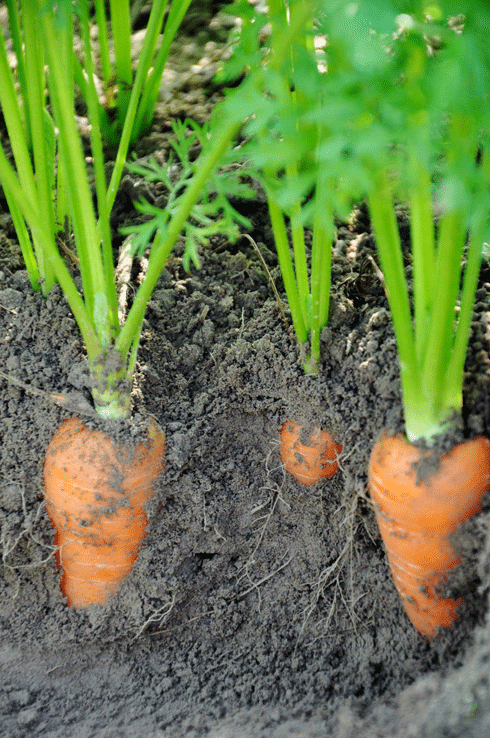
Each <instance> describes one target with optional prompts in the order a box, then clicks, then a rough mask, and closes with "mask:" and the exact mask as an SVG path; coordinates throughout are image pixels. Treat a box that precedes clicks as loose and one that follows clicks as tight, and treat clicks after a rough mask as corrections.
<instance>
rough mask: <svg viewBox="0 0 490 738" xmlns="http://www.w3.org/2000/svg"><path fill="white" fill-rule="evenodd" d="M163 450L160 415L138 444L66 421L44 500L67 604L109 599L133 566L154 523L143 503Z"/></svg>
mask: <svg viewBox="0 0 490 738" xmlns="http://www.w3.org/2000/svg"><path fill="white" fill-rule="evenodd" d="M164 452H165V436H164V434H163V431H162V430H161V429H160V428H159V427H158V426H157V424H156V423H155V421H154V420H151V421H150V426H149V431H148V440H147V442H146V443H145V444H140V445H138V446H137V447H136V448H135V447H128V446H119V445H117V444H116V443H115V442H114V441H112V440H111V439H110V438H109V437H108V436H107V435H106V434H105V433H103V432H102V431H99V430H91V429H90V428H88V426H87V425H85V424H84V423H83V422H82V421H81V420H80V419H79V418H71V419H69V420H65V421H64V422H63V423H62V424H61V426H60V427H59V428H58V430H57V432H56V433H55V435H54V436H53V438H52V439H51V442H50V444H49V446H48V449H47V451H46V457H45V461H44V470H43V472H44V497H45V500H46V509H47V511H48V514H49V516H50V518H51V521H52V523H53V526H54V528H55V530H56V533H55V545H56V546H58V551H57V562H58V566H59V568H60V569H61V570H62V576H61V590H62V592H63V594H64V595H65V597H66V598H67V601H68V605H70V606H72V607H75V608H84V607H89V606H90V605H94V604H99V605H101V604H103V603H104V602H105V601H106V600H107V599H108V597H109V596H110V595H111V594H113V593H114V592H115V591H116V589H117V587H118V586H119V584H120V583H121V582H122V581H123V580H124V578H125V577H126V575H127V574H128V573H129V572H130V571H131V570H132V568H133V566H134V562H135V561H136V557H137V555H138V551H139V547H140V544H141V542H142V540H143V538H144V537H145V532H146V525H147V522H148V521H147V517H146V514H145V511H144V509H143V504H144V503H145V502H147V501H148V500H149V499H150V498H151V497H152V496H153V493H154V492H153V483H154V482H155V480H156V478H157V477H158V475H159V474H160V472H161V471H162V470H163V468H164V463H163V454H164Z"/></svg>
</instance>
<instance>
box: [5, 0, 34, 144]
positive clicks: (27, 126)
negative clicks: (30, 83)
mask: <svg viewBox="0 0 490 738" xmlns="http://www.w3.org/2000/svg"><path fill="white" fill-rule="evenodd" d="M7 9H8V16H9V29H10V35H11V37H12V44H13V48H14V53H15V57H16V60H17V78H18V80H19V86H20V97H21V99H22V102H23V105H22V108H21V111H20V112H21V116H22V117H23V124H24V130H25V134H26V140H27V147H28V149H30V148H31V138H30V137H31V123H30V116H29V99H28V95H27V75H26V70H25V64H24V51H23V49H24V44H23V41H22V34H21V30H20V21H19V6H18V4H17V0H7Z"/></svg>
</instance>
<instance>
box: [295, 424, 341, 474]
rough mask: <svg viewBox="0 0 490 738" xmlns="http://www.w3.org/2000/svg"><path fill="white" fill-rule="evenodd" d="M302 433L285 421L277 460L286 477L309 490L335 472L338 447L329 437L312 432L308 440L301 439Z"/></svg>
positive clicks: (337, 464) (314, 430) (328, 435)
mask: <svg viewBox="0 0 490 738" xmlns="http://www.w3.org/2000/svg"><path fill="white" fill-rule="evenodd" d="M302 433H303V429H302V426H300V425H299V424H298V423H293V422H291V421H290V420H287V421H286V422H285V423H284V424H283V426H282V428H281V459H282V462H283V464H284V466H285V468H286V471H287V472H289V474H292V475H293V477H294V478H295V479H296V480H297V481H298V482H301V483H302V484H305V485H307V486H310V485H311V484H315V482H318V480H319V479H322V478H323V477H331V476H333V475H334V474H335V472H336V471H337V469H338V468H339V463H338V455H339V454H340V453H341V452H342V446H341V445H340V444H339V443H335V441H334V440H333V438H332V436H331V435H330V433H327V431H324V430H320V428H313V430H312V432H311V434H310V435H309V437H308V438H304V439H302V438H301V436H302Z"/></svg>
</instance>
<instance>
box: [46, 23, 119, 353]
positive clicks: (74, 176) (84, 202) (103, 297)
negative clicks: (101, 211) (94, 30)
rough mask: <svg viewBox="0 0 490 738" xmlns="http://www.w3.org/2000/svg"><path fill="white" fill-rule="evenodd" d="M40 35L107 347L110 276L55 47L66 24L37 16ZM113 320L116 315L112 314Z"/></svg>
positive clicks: (79, 240)
mask: <svg viewBox="0 0 490 738" xmlns="http://www.w3.org/2000/svg"><path fill="white" fill-rule="evenodd" d="M40 20H41V23H42V31H43V34H44V41H45V49H46V56H47V60H48V67H49V90H50V95H51V100H52V104H53V108H54V111H55V120H58V121H60V124H59V126H58V128H59V142H60V153H61V156H63V157H64V163H65V171H66V177H67V184H68V189H69V193H70V209H71V218H72V222H73V230H74V233H75V241H76V244H77V249H78V251H79V257H80V274H81V277H82V282H83V291H84V298H85V301H86V305H87V309H88V311H89V314H90V315H92V316H93V321H94V325H95V327H96V330H97V333H98V335H99V338H100V341H101V345H102V346H107V345H109V344H110V343H111V340H112V334H113V328H114V325H115V320H117V318H115V316H114V314H113V311H112V310H111V306H110V304H109V302H108V295H109V289H108V282H109V280H111V279H113V275H112V274H110V275H107V274H106V273H105V270H104V265H103V260H102V256H101V251H100V236H99V231H98V227H97V222H96V219H95V213H94V206H93V201H92V193H91V191H90V187H89V182H88V176H87V170H86V166H85V159H84V155H83V150H82V144H81V140H80V136H79V134H78V130H77V127H76V123H75V111H74V104H73V93H72V90H71V87H70V80H67V77H66V71H65V69H64V67H63V60H62V59H61V58H60V56H59V54H58V51H57V45H58V43H59V35H60V34H61V33H67V34H70V30H71V27H70V25H69V24H68V23H64V24H61V23H60V22H58V23H57V25H56V30H55V25H54V21H53V16H52V14H51V13H49V12H47V13H43V14H42V15H41V16H40ZM116 316H117V312H116Z"/></svg>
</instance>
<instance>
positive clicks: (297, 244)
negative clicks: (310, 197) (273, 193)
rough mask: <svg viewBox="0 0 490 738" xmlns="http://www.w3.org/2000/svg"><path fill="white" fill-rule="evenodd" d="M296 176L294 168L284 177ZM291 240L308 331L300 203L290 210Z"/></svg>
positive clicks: (306, 273)
mask: <svg viewBox="0 0 490 738" xmlns="http://www.w3.org/2000/svg"><path fill="white" fill-rule="evenodd" d="M296 174H297V169H296V167H289V168H288V171H287V172H286V177H288V178H294V177H295V175H296ZM291 240H292V243H293V255H294V273H295V275H296V286H297V291H298V300H299V306H300V309H301V314H302V316H303V323H304V325H305V327H306V328H307V329H308V326H309V322H310V319H309V315H308V300H309V294H310V285H309V280H308V265H307V263H306V246H305V231H304V227H303V223H302V210H301V204H300V203H295V204H294V205H293V206H292V209H291Z"/></svg>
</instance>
